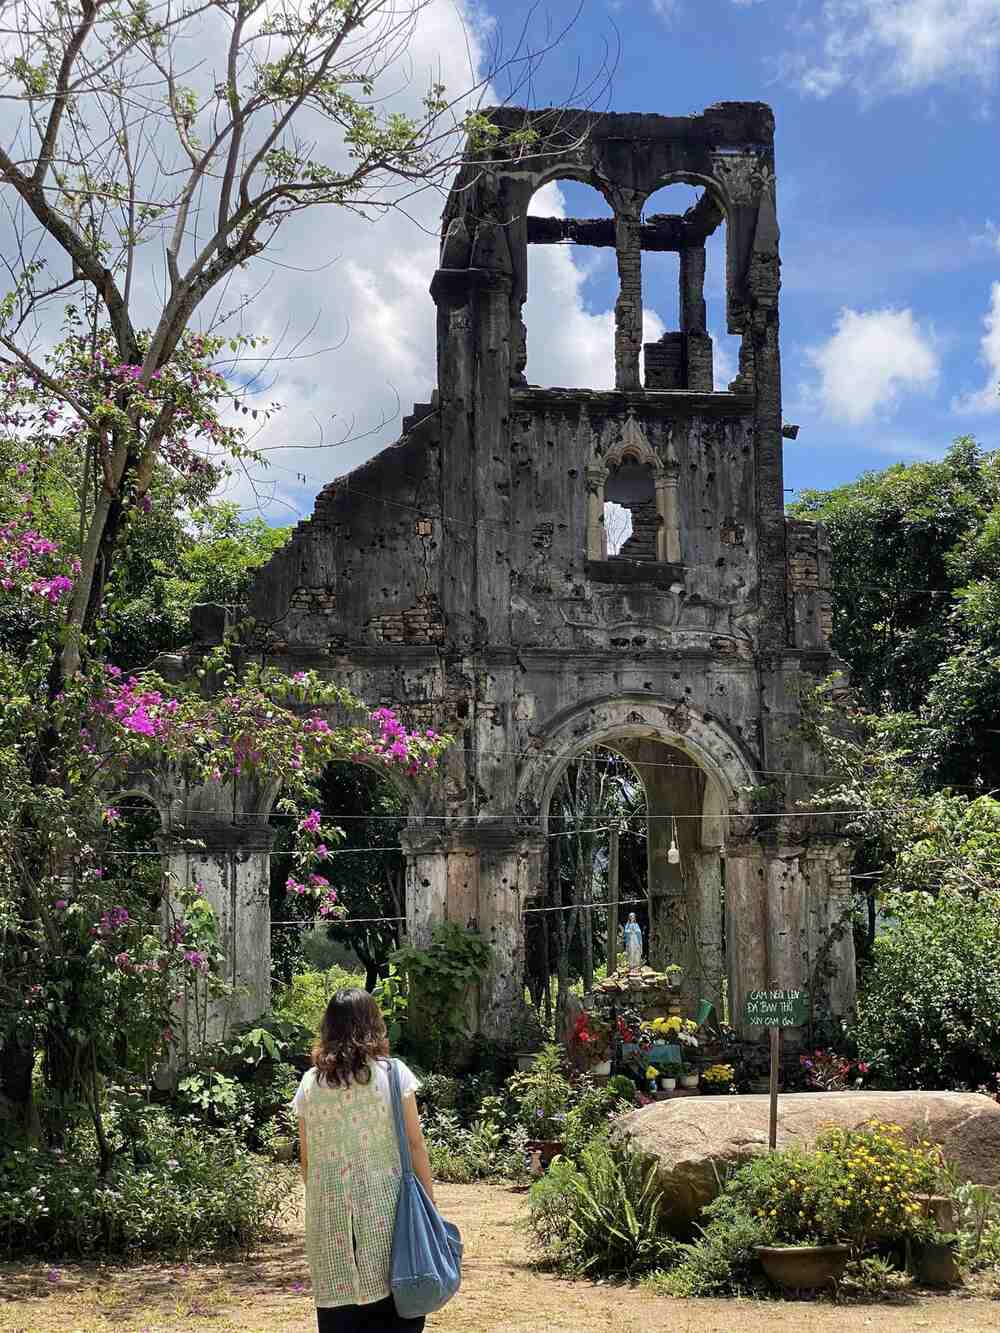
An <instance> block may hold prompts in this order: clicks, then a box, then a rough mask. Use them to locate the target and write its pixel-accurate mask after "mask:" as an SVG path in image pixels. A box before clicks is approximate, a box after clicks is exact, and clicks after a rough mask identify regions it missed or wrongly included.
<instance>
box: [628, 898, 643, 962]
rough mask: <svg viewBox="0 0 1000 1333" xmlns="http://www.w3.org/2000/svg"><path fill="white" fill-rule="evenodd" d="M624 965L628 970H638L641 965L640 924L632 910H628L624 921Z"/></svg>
mask: <svg viewBox="0 0 1000 1333" xmlns="http://www.w3.org/2000/svg"><path fill="white" fill-rule="evenodd" d="M623 933H624V935H625V966H626V967H627V969H628V971H629V972H638V971H639V969H640V968H641V967H642V926H640V925H639V922H638V921H637V920H636V916H635V913H634V912H629V914H628V920H627V921H626V922H625V930H624V932H623Z"/></svg>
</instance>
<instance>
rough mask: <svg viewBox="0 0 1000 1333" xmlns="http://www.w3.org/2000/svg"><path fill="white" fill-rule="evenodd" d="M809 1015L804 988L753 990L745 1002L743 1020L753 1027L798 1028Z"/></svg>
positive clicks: (807, 1000)
mask: <svg viewBox="0 0 1000 1333" xmlns="http://www.w3.org/2000/svg"><path fill="white" fill-rule="evenodd" d="M808 1016H809V999H808V996H807V995H806V992H805V991H804V990H752V991H750V992H749V993H748V994H747V997H746V999H745V1000H744V1002H743V1021H744V1023H746V1024H748V1025H749V1026H751V1027H760V1028H797V1027H801V1025H802V1024H803V1023H804V1022H805V1021H806V1019H807V1018H808Z"/></svg>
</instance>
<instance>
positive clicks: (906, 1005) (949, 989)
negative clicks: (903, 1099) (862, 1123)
mask: <svg viewBox="0 0 1000 1333" xmlns="http://www.w3.org/2000/svg"><path fill="white" fill-rule="evenodd" d="M893 911H894V915H895V918H896V919H895V920H894V921H893V923H892V926H891V927H890V929H888V930H886V931H885V932H884V933H883V934H881V935H879V937H878V938H877V939H876V940H875V943H874V945H873V948H872V959H871V964H870V966H869V968H868V970H867V972H866V973H865V976H864V986H863V989H862V993H861V996H860V999H859V1002H858V1026H857V1033H856V1036H857V1043H858V1050H859V1052H860V1054H861V1057H862V1059H864V1060H866V1061H869V1062H871V1063H872V1064H873V1065H875V1066H876V1068H877V1070H878V1073H879V1077H880V1079H881V1078H882V1077H885V1078H886V1079H887V1080H889V1081H891V1082H893V1083H895V1084H896V1085H902V1086H905V1087H912V1088H941V1087H945V1088H954V1087H973V1088H974V1087H976V1086H977V1085H978V1084H979V1083H983V1082H985V1081H986V1080H987V1079H988V1078H989V1077H990V1076H991V1075H992V1073H993V1071H994V1070H996V1069H998V1068H1000V900H998V899H997V898H996V897H995V896H989V895H985V894H984V895H983V896H981V897H980V898H978V899H976V898H973V897H972V896H971V895H967V894H961V895H960V894H957V893H954V892H951V891H946V890H943V891H942V892H941V893H940V894H938V896H937V897H931V895H930V894H924V893H910V894H905V895H899V896H898V897H897V899H896V901H895V903H894V906H893Z"/></svg>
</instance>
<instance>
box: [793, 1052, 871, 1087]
mask: <svg viewBox="0 0 1000 1333" xmlns="http://www.w3.org/2000/svg"><path fill="white" fill-rule="evenodd" d="M799 1064H800V1065H801V1066H802V1071H803V1073H804V1074H805V1078H806V1082H807V1083H808V1085H809V1087H810V1088H814V1089H815V1090H816V1091H818V1092H846V1091H847V1090H848V1089H849V1088H860V1087H861V1084H862V1082H863V1081H864V1078H865V1075H866V1074H867V1073H868V1072H869V1070H870V1068H871V1066H870V1065H867V1064H865V1062H864V1060H850V1059H848V1058H847V1056H845V1055H838V1054H837V1053H836V1051H832V1050H828V1049H825V1050H824V1049H820V1050H816V1051H810V1052H809V1054H808V1055H800V1056H799Z"/></svg>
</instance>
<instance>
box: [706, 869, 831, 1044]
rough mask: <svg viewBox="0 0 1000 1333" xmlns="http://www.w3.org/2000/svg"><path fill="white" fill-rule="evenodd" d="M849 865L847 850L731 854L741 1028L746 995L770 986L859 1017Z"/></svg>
mask: <svg viewBox="0 0 1000 1333" xmlns="http://www.w3.org/2000/svg"><path fill="white" fill-rule="evenodd" d="M846 865H847V863H846V857H845V851H844V847H843V846H842V845H841V844H815V845H812V846H809V847H792V846H782V845H767V844H760V843H758V844H748V845H744V846H740V847H735V846H734V847H727V849H726V919H727V932H726V934H727V947H728V957H729V995H730V1004H731V1006H732V1017H733V1020H734V1023H735V1024H736V1026H739V1025H740V1014H741V1012H742V1007H743V1000H744V998H745V996H746V993H747V991H748V990H759V989H763V988H765V987H768V988H770V987H779V988H781V989H791V990H798V989H802V990H807V991H810V992H811V994H812V1000H813V1005H814V1010H815V1011H816V1012H819V1013H822V1012H828V1013H831V1014H834V1015H838V1016H841V1017H849V1016H850V1014H851V1013H852V1012H853V1010H854V1003H855V998H856V983H855V965H854V934H853V929H852V923H851V892H850V877H849V875H848V873H847V868H846ZM753 1035H759V1034H758V1033H756V1032H754V1034H753ZM792 1040H794V1035H793V1036H792Z"/></svg>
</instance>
